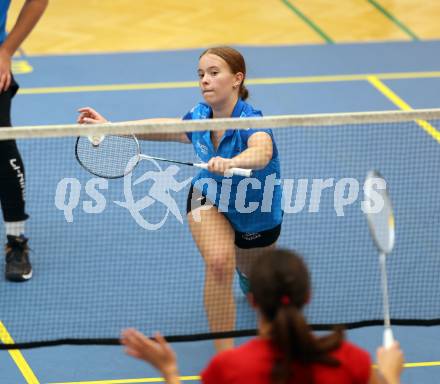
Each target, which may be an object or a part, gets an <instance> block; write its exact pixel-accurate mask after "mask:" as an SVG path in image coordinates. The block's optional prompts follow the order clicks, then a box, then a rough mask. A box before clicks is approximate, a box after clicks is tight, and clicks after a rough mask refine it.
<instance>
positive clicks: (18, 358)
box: [0, 321, 40, 384]
mask: <svg viewBox="0 0 440 384" xmlns="http://www.w3.org/2000/svg"><path fill="white" fill-rule="evenodd" d="M0 341H1V342H2V343H4V344H14V340H13V339H12V337H11V335H10V334H9V332H8V330H7V329H6V327H5V326H4V325H3V323H2V322H1V321H0ZM8 352H9V354H10V355H11V357H12V360H14V362H15V364H16V365H17V367H18V369H19V370H20V372H21V374H22V375H23V376H24V379H25V380H26V383H28V384H40V382H39V381H38V379H37V377H36V376H35V374H34V372H33V371H32V369H31V367H30V366H29V364H28V363H27V361H26V360H25V358H24V357H23V355H22V354H21V352H20V351H19V350H16V349H14V350H9V351H8Z"/></svg>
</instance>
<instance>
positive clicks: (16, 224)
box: [5, 220, 25, 236]
mask: <svg viewBox="0 0 440 384" xmlns="http://www.w3.org/2000/svg"><path fill="white" fill-rule="evenodd" d="M24 224H25V221H24V220H23V221H5V228H6V235H11V236H20V235H23V234H24Z"/></svg>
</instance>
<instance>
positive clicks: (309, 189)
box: [55, 159, 386, 231]
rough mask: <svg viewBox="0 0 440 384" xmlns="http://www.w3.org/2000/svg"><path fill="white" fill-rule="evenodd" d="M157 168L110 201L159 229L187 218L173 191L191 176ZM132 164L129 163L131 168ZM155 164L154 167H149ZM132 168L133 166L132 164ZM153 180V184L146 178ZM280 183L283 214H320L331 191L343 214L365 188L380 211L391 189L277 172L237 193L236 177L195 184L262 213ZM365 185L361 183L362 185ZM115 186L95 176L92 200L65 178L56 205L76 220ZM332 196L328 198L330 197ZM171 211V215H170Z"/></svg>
mask: <svg viewBox="0 0 440 384" xmlns="http://www.w3.org/2000/svg"><path fill="white" fill-rule="evenodd" d="M148 161H150V162H151V163H152V169H149V170H148V171H146V172H144V173H143V174H142V175H141V176H140V177H138V178H137V179H135V180H133V177H132V174H131V173H129V174H128V175H126V176H125V177H124V179H123V184H124V185H123V200H121V201H119V200H118V201H111V203H113V204H116V205H117V206H119V207H121V208H123V209H125V210H127V213H128V214H130V215H131V217H132V218H133V220H134V221H135V222H136V223H137V224H138V225H139V226H140V227H142V228H144V229H145V230H150V231H153V230H157V229H160V228H161V227H162V226H163V225H164V224H165V222H166V221H167V220H168V218H169V217H170V216H172V217H174V219H175V220H177V221H178V222H179V223H183V217H182V213H181V207H180V208H179V206H178V204H177V202H176V200H175V198H174V196H175V194H176V193H184V191H185V192H186V191H187V186H188V185H189V184H190V183H191V180H192V178H186V179H180V178H179V175H178V173H179V171H180V168H179V167H177V166H176V165H170V166H168V167H167V168H165V169H162V168H161V166H160V165H159V164H158V163H157V162H156V161H155V160H153V159H149V160H148ZM130 166H131V165H130V163H129V165H128V167H130ZM150 168H151V167H150ZM130 169H131V168H130ZM146 182H148V183H146ZM142 183H145V191H144V192H145V195H144V196H143V197H142V198H140V199H137V200H135V198H134V195H133V191H132V188H133V187H134V186H138V185H141V184H142ZM277 186H280V187H281V190H282V198H281V208H282V209H283V211H284V214H298V213H300V212H304V211H305V210H307V212H308V213H311V214H313V213H318V212H319V211H320V209H321V200H322V196H323V195H324V194H328V193H331V194H332V200H333V209H334V212H335V215H336V216H338V217H343V216H344V214H345V210H346V209H347V207H349V206H351V205H353V204H354V203H355V202H357V201H358V199H359V196H360V195H361V191H362V190H363V195H364V196H365V198H366V199H365V200H364V201H362V202H361V209H362V211H363V212H365V213H370V212H371V213H375V212H379V211H380V210H381V209H382V207H383V205H384V201H383V199H382V196H381V195H380V194H379V192H378V191H380V190H384V189H385V188H386V183H385V180H383V179H382V178H377V179H374V180H373V181H372V190H371V192H368V193H369V195H368V196H366V193H367V191H366V190H365V188H364V186H363V185H362V184H361V183H360V182H359V181H358V180H356V179H355V178H341V179H339V180H335V179H334V178H327V179H319V178H315V179H297V180H294V179H277V178H276V175H275V174H271V175H268V176H266V178H265V180H264V183H262V182H261V181H260V180H259V179H257V178H253V177H249V178H243V179H241V180H240V181H239V182H238V184H237V185H236V189H235V193H231V191H232V179H231V178H223V179H222V181H221V182H220V183H219V182H217V181H216V180H215V179H213V178H202V179H199V180H197V181H196V182H195V184H194V188H195V189H197V190H199V191H202V190H205V191H207V195H208V196H219V199H218V201H219V204H218V209H219V211H221V212H226V211H227V210H228V209H230V208H231V206H232V207H233V209H235V210H236V211H237V212H239V213H241V214H244V215H246V214H251V213H253V212H255V211H257V210H260V211H261V212H262V213H268V212H271V209H272V207H273V204H272V202H273V199H274V198H275V189H276V187H277ZM361 186H362V188H361ZM109 188H110V186H109V182H108V180H106V179H102V178H91V179H90V180H88V181H87V182H86V184H85V185H84V191H85V193H86V195H87V198H88V199H87V200H84V201H82V204H81V205H80V200H81V193H82V189H83V185H82V184H81V182H80V181H79V180H78V179H76V178H63V179H62V180H60V181H59V182H58V185H57V188H56V191H55V207H56V208H57V209H58V210H60V211H62V212H63V214H64V218H65V220H66V221H67V222H68V223H73V222H74V216H75V210H77V209H81V208H82V210H83V211H84V212H85V213H89V214H99V213H102V212H104V210H105V209H106V207H107V206H108V202H107V199H106V196H105V191H106V190H108V189H109ZM255 191H257V192H258V191H259V192H260V193H258V194H257V195H258V196H260V197H261V199H259V200H258V201H252V198H250V196H252V195H253V196H255V193H254V192H255ZM326 201H328V199H326ZM157 205H161V206H162V207H163V208H164V209H162V210H161V212H162V211H163V212H164V213H163V217H162V218H161V219H160V220H159V221H157V222H154V223H152V222H150V221H148V220H147V219H146V216H147V215H146V212H147V211H148V210H149V209H154V208H156V207H157ZM210 208H211V205H209V204H207V205H202V206H199V207H198V209H195V210H192V211H191V214H192V215H193V217H194V219H195V220H196V221H200V210H202V209H210ZM170 214H171V215H170Z"/></svg>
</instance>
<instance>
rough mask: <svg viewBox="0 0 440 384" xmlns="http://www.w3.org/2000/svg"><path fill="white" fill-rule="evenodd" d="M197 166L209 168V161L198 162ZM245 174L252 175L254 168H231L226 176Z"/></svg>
mask: <svg viewBox="0 0 440 384" xmlns="http://www.w3.org/2000/svg"><path fill="white" fill-rule="evenodd" d="M194 166H195V167H197V168H202V169H208V164H207V163H198V164H194ZM233 175H235V176H244V177H250V176H251V175H252V169H245V168H231V169H229V170H227V171H226V172H225V176H227V177H230V176H233Z"/></svg>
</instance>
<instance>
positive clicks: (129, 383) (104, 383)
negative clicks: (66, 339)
mask: <svg viewBox="0 0 440 384" xmlns="http://www.w3.org/2000/svg"><path fill="white" fill-rule="evenodd" d="M179 379H180V381H196V380H200V376H181V377H179ZM163 382H165V380H164V379H163V378H162V377H153V378H142V379H122V380H99V381H72V382H65V383H50V384H134V383H163Z"/></svg>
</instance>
